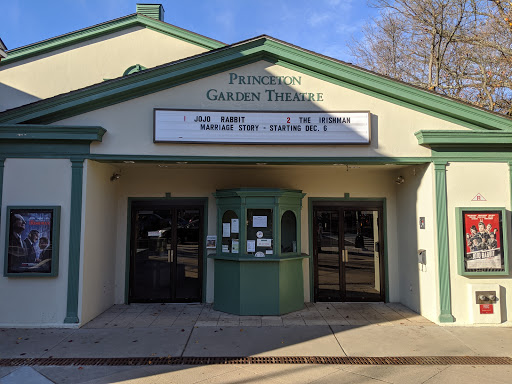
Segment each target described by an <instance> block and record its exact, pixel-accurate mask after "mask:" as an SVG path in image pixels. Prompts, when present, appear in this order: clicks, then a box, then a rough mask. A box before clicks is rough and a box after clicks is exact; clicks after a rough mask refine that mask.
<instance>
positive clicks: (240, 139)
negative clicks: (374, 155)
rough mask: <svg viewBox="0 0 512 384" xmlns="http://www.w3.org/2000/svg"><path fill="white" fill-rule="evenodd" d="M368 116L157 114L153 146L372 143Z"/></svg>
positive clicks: (332, 113) (350, 114) (349, 113)
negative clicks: (173, 144) (167, 143)
mask: <svg viewBox="0 0 512 384" xmlns="http://www.w3.org/2000/svg"><path fill="white" fill-rule="evenodd" d="M370 131H371V129H370V112H368V111H366V112H245V111H201V110H169V109H155V110H154V138H153V140H154V142H174V143H222V144H236V143H239V144H369V143H370Z"/></svg>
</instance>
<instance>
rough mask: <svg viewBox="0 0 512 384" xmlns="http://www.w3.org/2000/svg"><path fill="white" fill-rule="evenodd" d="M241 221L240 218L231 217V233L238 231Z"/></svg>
mask: <svg viewBox="0 0 512 384" xmlns="http://www.w3.org/2000/svg"><path fill="white" fill-rule="evenodd" d="M238 223H239V221H238V219H231V233H238V232H239V230H238V227H239V225H238Z"/></svg>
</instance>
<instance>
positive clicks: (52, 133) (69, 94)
mask: <svg viewBox="0 0 512 384" xmlns="http://www.w3.org/2000/svg"><path fill="white" fill-rule="evenodd" d="M177 22H179V20H177ZM0 81H1V83H2V95H1V98H0V111H1V112H0V147H1V151H0V184H1V189H0V191H1V194H0V200H1V212H0V213H1V217H0V220H1V222H0V233H1V236H0V249H2V250H3V255H2V257H3V263H1V264H2V266H3V273H2V274H1V277H0V298H1V299H0V302H1V303H2V311H0V325H1V326H81V325H83V324H85V323H87V322H88V321H90V320H91V319H93V318H94V317H96V316H97V315H99V314H100V313H102V312H103V311H104V310H106V309H107V308H109V307H110V306H112V305H113V304H119V303H127V304H129V303H134V302H208V303H213V306H214V308H217V309H219V310H221V311H225V312H229V313H236V314H241V315H246V314H247V315H258V314H261V315H267V314H283V313H288V312H291V311H294V310H298V309H300V308H302V307H303V305H304V303H305V302H310V301H328V302H331V301H355V302H359V301H374V302H400V303H402V304H404V305H405V306H407V307H409V308H411V309H412V310H414V311H416V312H418V313H420V314H421V315H423V316H425V317H426V318H428V319H430V320H432V321H434V322H437V323H455V324H460V325H465V324H480V323H487V324H507V323H509V321H510V317H511V315H512V312H511V311H512V310H511V308H512V302H511V300H512V299H511V295H510V290H511V289H512V283H511V279H510V274H509V261H510V260H509V259H510V256H509V252H508V250H509V244H510V230H509V228H510V209H511V207H510V201H511V171H510V164H511V162H512V156H511V151H510V149H511V145H512V131H511V127H512V125H511V120H510V118H508V117H505V116H501V115H498V114H495V113H491V112H488V111H484V110H482V109H479V108H476V107H472V106H470V105H468V104H465V103H461V102H458V101H455V100H452V99H450V98H447V97H444V96H440V95H438V94H435V93H433V92H429V91H425V90H421V89H418V88H415V87H412V86H410V85H407V84H404V83H401V82H397V81H394V80H391V79H389V78H386V77H383V76H380V75H378V74H375V73H372V72H369V71H367V70H364V69H362V68H358V67H355V66H353V65H351V64H348V63H344V62H340V61H338V60H335V59H332V58H329V57H325V56H322V55H319V54H316V53H314V52H310V51H307V50H305V49H302V48H300V47H297V46H293V45H291V44H288V43H286V42H283V41H279V40H277V39H274V38H272V37H269V36H258V37H255V38H253V39H249V40H246V41H243V42H239V43H235V44H230V45H228V44H224V43H221V42H218V41H216V40H213V39H211V38H208V37H204V36H200V35H197V34H195V33H193V32H191V31H186V30H183V29H180V28H178V27H176V26H174V25H171V24H168V23H166V22H164V19H163V8H162V7H161V6H159V5H144V4H139V5H138V6H137V12H136V13H134V14H132V15H128V16H125V17H121V18H119V19H116V20H113V21H108V22H105V23H103V24H100V25H96V26H92V27H90V28H85V29H83V30H81V31H76V32H70V33H69V34H66V35H62V36H58V37H55V38H53V39H49V40H45V41H43V42H37V43H34V44H31V45H28V46H25V47H22V48H16V49H11V50H8V51H7V57H6V58H3V59H2V60H1V62H0ZM43 238H44V239H43ZM45 260H49V261H45ZM34 292H44V294H42V295H34V294H33V293H34ZM481 306H484V307H481ZM491 309H492V312H493V313H492V314H490V315H488V314H487V312H489V311H490V310H491Z"/></svg>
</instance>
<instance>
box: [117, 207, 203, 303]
mask: <svg viewBox="0 0 512 384" xmlns="http://www.w3.org/2000/svg"><path fill="white" fill-rule="evenodd" d="M137 206H142V207H144V208H149V209H151V208H164V209H167V208H169V209H172V208H177V209H179V208H196V209H199V211H200V224H201V223H202V224H203V225H199V250H198V274H199V278H198V279H199V283H200V286H199V299H200V300H201V302H204V301H205V288H206V255H205V252H206V246H205V238H206V237H205V233H207V230H208V227H207V226H208V198H187V197H183V198H181V197H179V198H170V197H163V198H161V197H129V198H128V207H127V208H128V215H127V233H126V270H125V276H126V281H125V303H126V304H129V303H130V298H131V295H130V292H131V288H132V282H133V268H132V255H133V254H132V250H133V248H132V245H133V241H134V230H135V229H134V226H133V225H132V224H133V219H134V216H133V215H134V211H135V210H134V209H133V208H134V207H137ZM173 231H174V232H175V231H176V228H174V229H173ZM175 235H176V233H174V236H173V237H174V238H175V239H176V238H177V237H176V236H175ZM174 253H175V255H177V250H176V249H175V250H174ZM173 290H174V288H173Z"/></svg>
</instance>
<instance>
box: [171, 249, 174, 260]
mask: <svg viewBox="0 0 512 384" xmlns="http://www.w3.org/2000/svg"><path fill="white" fill-rule="evenodd" d="M171 263H174V249H171Z"/></svg>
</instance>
